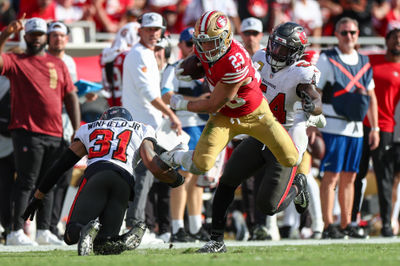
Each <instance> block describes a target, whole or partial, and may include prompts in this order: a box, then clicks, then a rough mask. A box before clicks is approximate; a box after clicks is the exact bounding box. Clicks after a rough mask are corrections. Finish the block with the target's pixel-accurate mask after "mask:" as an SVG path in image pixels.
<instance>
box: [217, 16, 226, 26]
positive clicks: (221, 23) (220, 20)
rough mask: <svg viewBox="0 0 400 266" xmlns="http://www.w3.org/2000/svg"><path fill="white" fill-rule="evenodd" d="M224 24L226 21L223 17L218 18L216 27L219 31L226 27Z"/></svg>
mask: <svg viewBox="0 0 400 266" xmlns="http://www.w3.org/2000/svg"><path fill="white" fill-rule="evenodd" d="M226 23H227V19H226V17H225V16H220V17H219V18H218V19H217V27H218V28H220V29H222V28H224V27H225V26H226Z"/></svg>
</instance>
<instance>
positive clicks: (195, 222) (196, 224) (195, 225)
mask: <svg viewBox="0 0 400 266" xmlns="http://www.w3.org/2000/svg"><path fill="white" fill-rule="evenodd" d="M200 228H201V215H200V214H199V215H189V230H190V233H191V234H192V235H194V234H196V233H197V232H199V230H200Z"/></svg>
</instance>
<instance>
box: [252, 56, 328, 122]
mask: <svg viewBox="0 0 400 266" xmlns="http://www.w3.org/2000/svg"><path fill="white" fill-rule="evenodd" d="M265 54H266V50H265V49H262V50H258V51H257V52H256V53H255V54H254V56H253V62H254V63H255V65H256V68H257V69H258V71H259V72H260V74H261V89H262V90H263V94H264V96H265V97H266V98H267V100H268V103H269V107H270V109H271V111H272V113H273V114H274V115H275V117H276V118H277V119H278V121H279V122H280V123H281V124H282V125H283V126H284V127H285V128H287V129H288V128H289V127H291V126H292V125H293V119H294V111H293V104H294V103H295V102H296V101H300V100H301V99H300V98H299V96H297V94H296V88H297V86H298V85H299V84H316V83H317V82H318V80H319V78H320V75H321V73H320V72H319V70H318V69H317V68H316V67H315V66H314V65H312V64H311V63H309V62H307V61H303V60H300V61H297V62H296V63H294V64H292V65H290V66H288V67H285V68H284V69H282V70H280V71H278V72H276V73H274V72H272V69H271V65H270V64H268V63H267V61H266V56H265Z"/></svg>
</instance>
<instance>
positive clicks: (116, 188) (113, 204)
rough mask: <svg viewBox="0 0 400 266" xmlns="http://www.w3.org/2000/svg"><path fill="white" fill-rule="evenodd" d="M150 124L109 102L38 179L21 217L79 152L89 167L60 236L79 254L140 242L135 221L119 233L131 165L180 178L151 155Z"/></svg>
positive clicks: (166, 178)
mask: <svg viewBox="0 0 400 266" xmlns="http://www.w3.org/2000/svg"><path fill="white" fill-rule="evenodd" d="M155 148H158V146H157V145H156V139H155V132H154V129H153V128H152V127H151V126H148V125H145V124H142V123H139V122H136V121H133V118H132V116H131V114H130V113H129V111H128V110H126V109H125V108H122V107H112V108H110V109H108V110H107V111H105V112H104V113H103V115H102V116H101V118H100V119H99V120H97V121H95V122H92V123H89V124H86V125H83V126H82V127H81V128H80V129H79V130H78V131H77V132H76V135H75V140H74V142H73V143H72V144H71V145H70V147H69V149H67V150H66V151H65V152H64V153H63V154H62V155H61V157H60V158H59V159H58V160H57V161H56V162H55V163H54V165H53V166H52V167H51V168H50V169H49V170H48V171H47V173H46V175H45V176H44V177H43V178H42V181H41V182H40V184H39V186H38V188H37V190H36V192H35V194H34V196H33V197H32V199H31V201H30V203H29V205H28V207H27V208H26V210H25V212H24V214H23V215H22V218H24V219H25V220H26V219H28V218H29V217H30V219H31V220H32V219H33V216H34V214H35V212H36V210H37V209H39V208H40V207H41V203H42V200H43V198H44V197H45V194H46V193H47V192H48V191H49V190H50V189H51V188H52V187H53V186H54V184H56V183H57V180H58V178H59V177H60V176H62V174H63V173H64V172H65V171H66V170H68V169H69V168H71V167H72V166H74V165H75V163H76V162H78V161H79V160H80V159H81V158H82V157H83V156H85V155H87V156H88V166H87V168H86V170H85V173H84V177H83V180H82V182H81V185H80V187H79V190H78V193H77V195H76V196H75V200H74V203H73V205H72V206H71V210H70V213H69V216H68V221H67V226H66V231H65V234H64V241H65V243H67V244H68V245H72V244H76V243H78V254H79V255H81V256H84V255H89V254H90V253H91V252H92V250H93V251H94V253H95V254H103V255H105V254H119V253H121V252H123V251H125V250H132V249H135V248H136V247H137V246H139V244H140V241H141V239H142V237H143V234H144V231H145V229H146V226H145V224H144V223H141V222H139V223H138V224H136V226H134V227H133V228H132V229H131V230H130V231H128V232H127V233H125V234H123V235H119V231H120V228H121V224H122V221H123V218H124V214H125V210H126V208H127V206H128V200H129V199H130V198H132V197H131V196H132V194H133V193H132V192H133V187H134V177H133V168H134V167H135V166H136V165H137V164H138V163H139V161H140V160H143V163H144V165H145V166H146V167H147V168H148V169H149V170H150V171H151V172H152V174H153V175H154V176H155V177H156V178H158V179H159V180H160V181H162V182H165V183H168V184H169V185H170V186H171V187H177V186H179V185H181V184H183V183H184V178H183V177H182V176H181V175H179V174H178V173H177V172H176V171H175V170H173V169H172V168H170V167H169V166H168V165H166V164H165V163H164V162H163V161H162V160H161V159H160V158H159V157H158V155H157V154H156V152H155Z"/></svg>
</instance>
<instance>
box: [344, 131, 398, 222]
mask: <svg viewBox="0 0 400 266" xmlns="http://www.w3.org/2000/svg"><path fill="white" fill-rule="evenodd" d="M370 131H371V129H370V128H369V127H366V126H364V140H363V153H362V157H361V161H360V171H359V172H358V174H357V177H356V180H355V182H354V203H353V211H352V217H351V218H352V221H356V220H357V213H358V212H359V206H360V201H361V190H362V183H361V181H362V179H363V178H365V176H366V175H367V173H368V167H369V159H370V157H372V162H373V165H374V172H375V175H376V183H377V186H378V197H379V208H380V215H381V218H382V224H383V225H386V226H390V224H391V213H392V187H393V175H394V170H393V168H394V152H393V133H390V132H384V131H381V132H380V133H379V137H380V142H379V146H378V148H376V149H375V150H373V151H371V150H370V149H369V145H368V141H369V133H370Z"/></svg>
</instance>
